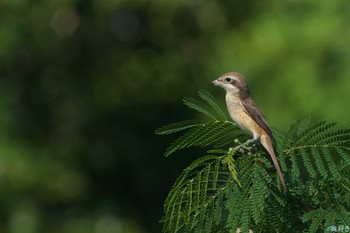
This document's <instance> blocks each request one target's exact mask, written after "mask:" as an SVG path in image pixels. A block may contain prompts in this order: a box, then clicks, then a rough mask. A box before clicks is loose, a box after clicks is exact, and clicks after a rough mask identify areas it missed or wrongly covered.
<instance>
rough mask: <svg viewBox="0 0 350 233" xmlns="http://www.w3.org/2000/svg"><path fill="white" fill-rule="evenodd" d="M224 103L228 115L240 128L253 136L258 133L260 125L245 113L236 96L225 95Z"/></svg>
mask: <svg viewBox="0 0 350 233" xmlns="http://www.w3.org/2000/svg"><path fill="white" fill-rule="evenodd" d="M226 104H227V109H228V112H229V114H230V117H231V118H232V120H233V121H234V122H236V124H237V125H238V126H239V127H240V128H241V129H242V130H244V131H246V132H247V133H249V134H251V135H254V136H256V135H259V134H260V132H259V129H260V127H259V126H258V124H257V123H256V122H255V121H254V120H253V119H252V118H251V117H250V116H249V115H248V114H247V113H246V111H245V110H244V108H243V105H242V103H241V100H240V99H239V98H238V97H237V98H236V97H232V96H229V97H226Z"/></svg>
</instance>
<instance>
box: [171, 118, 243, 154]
mask: <svg viewBox="0 0 350 233" xmlns="http://www.w3.org/2000/svg"><path fill="white" fill-rule="evenodd" d="M234 130H237V129H236V128H235V127H234V125H233V124H232V123H230V122H221V121H217V122H211V123H207V124H203V125H199V126H197V127H193V128H191V129H190V130H189V131H187V132H186V133H184V134H183V135H182V136H180V137H179V138H178V139H176V140H175V141H174V142H173V143H171V145H170V146H169V147H168V148H167V149H166V152H165V156H168V155H170V154H172V153H174V152H175V151H177V150H180V149H184V148H188V147H191V146H201V147H205V146H208V145H210V144H216V143H218V142H219V141H220V140H221V139H222V138H223V137H225V136H226V134H230V133H231V132H232V131H234Z"/></svg>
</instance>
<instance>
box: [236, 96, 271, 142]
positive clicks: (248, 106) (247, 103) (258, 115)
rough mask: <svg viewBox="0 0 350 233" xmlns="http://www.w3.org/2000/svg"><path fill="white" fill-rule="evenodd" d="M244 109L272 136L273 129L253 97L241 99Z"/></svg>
mask: <svg viewBox="0 0 350 233" xmlns="http://www.w3.org/2000/svg"><path fill="white" fill-rule="evenodd" d="M241 103H242V105H243V108H244V111H245V112H246V113H247V114H248V115H249V116H250V117H251V118H253V120H254V121H255V122H256V123H257V124H258V125H259V126H260V127H261V128H263V129H264V130H265V132H266V133H267V134H268V135H269V136H270V137H271V138H272V137H273V136H272V133H271V129H270V127H269V124H268V123H267V121H266V120H265V117H264V115H263V114H262V112H261V110H260V109H259V107H258V105H257V104H256V103H255V101H254V100H253V98H251V97H249V98H246V99H244V100H243V101H241Z"/></svg>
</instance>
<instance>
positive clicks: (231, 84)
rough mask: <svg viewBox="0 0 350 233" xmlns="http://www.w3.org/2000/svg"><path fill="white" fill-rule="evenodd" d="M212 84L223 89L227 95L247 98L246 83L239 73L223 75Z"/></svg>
mask: <svg viewBox="0 0 350 233" xmlns="http://www.w3.org/2000/svg"><path fill="white" fill-rule="evenodd" d="M212 83H213V84H214V85H215V86H219V87H222V88H224V89H225V90H226V92H227V93H230V94H233V95H237V96H240V97H241V98H247V97H248V96H249V90H248V85H247V82H246V81H245V78H244V76H243V75H242V74H240V73H237V72H230V73H226V74H223V75H221V76H220V77H219V78H218V79H216V80H214V81H213V82H212Z"/></svg>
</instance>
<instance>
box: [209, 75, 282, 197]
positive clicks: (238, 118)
mask: <svg viewBox="0 0 350 233" xmlns="http://www.w3.org/2000/svg"><path fill="white" fill-rule="evenodd" d="M213 84H214V85H215V86H220V87H222V88H224V89H225V90H226V105H227V109H228V112H229V114H230V117H231V118H232V120H233V121H234V122H236V123H237V125H238V126H239V127H240V128H241V129H243V130H244V131H246V132H247V133H249V134H251V135H252V136H253V138H252V139H249V140H248V141H246V142H245V143H243V144H241V145H239V146H238V148H239V147H242V146H244V145H247V144H249V143H252V142H256V141H260V142H261V144H262V145H263V146H264V148H265V149H266V150H267V152H268V153H269V154H270V156H271V158H272V161H273V164H274V165H275V167H276V170H277V173H278V176H279V178H280V179H281V182H282V184H283V187H284V189H285V190H286V184H285V182H284V179H283V175H282V172H281V169H280V166H279V164H278V161H277V158H276V155H275V152H274V149H273V146H272V137H273V136H272V133H271V130H270V127H269V125H268V123H267V121H266V120H265V117H264V116H263V114H262V113H261V111H260V109H259V107H258V105H257V104H256V103H255V101H254V100H253V98H252V97H251V96H250V93H249V89H248V85H247V82H246V80H245V78H244V76H243V75H242V74H240V73H237V72H230V73H226V74H223V75H222V76H220V77H219V78H218V79H217V80H214V81H213Z"/></svg>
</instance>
